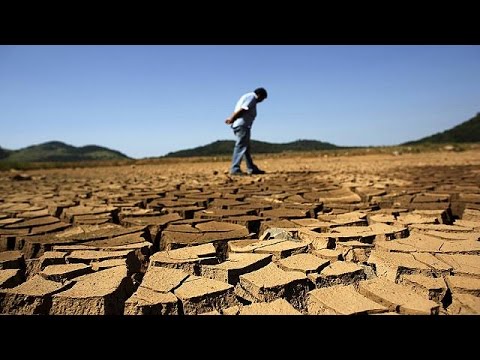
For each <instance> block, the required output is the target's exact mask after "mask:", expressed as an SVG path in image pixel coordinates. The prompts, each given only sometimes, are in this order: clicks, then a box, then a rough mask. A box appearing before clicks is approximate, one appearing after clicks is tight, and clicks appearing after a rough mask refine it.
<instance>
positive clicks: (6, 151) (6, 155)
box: [0, 147, 11, 160]
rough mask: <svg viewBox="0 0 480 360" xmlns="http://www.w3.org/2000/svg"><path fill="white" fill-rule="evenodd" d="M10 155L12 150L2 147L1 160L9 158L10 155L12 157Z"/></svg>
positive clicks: (0, 150)
mask: <svg viewBox="0 0 480 360" xmlns="http://www.w3.org/2000/svg"><path fill="white" fill-rule="evenodd" d="M10 153H11V151H10V150H7V149H3V148H2V147H0V160H2V159H4V158H6V157H8V155H10Z"/></svg>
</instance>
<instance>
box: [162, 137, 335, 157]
mask: <svg viewBox="0 0 480 360" xmlns="http://www.w3.org/2000/svg"><path fill="white" fill-rule="evenodd" d="M234 145H235V142H234V141H231V140H218V141H215V142H213V143H211V144H208V145H205V146H199V147H196V148H193V149H187V150H180V151H174V152H170V153H168V154H167V155H165V157H192V156H218V155H231V154H232V151H233V146H234ZM251 147H252V149H251V150H252V153H253V154H272V153H280V152H285V151H315V150H331V149H339V148H340V147H338V146H336V145H333V144H330V143H327V142H322V141H316V140H297V141H293V142H290V143H285V144H273V143H268V142H264V141H256V140H252V141H251Z"/></svg>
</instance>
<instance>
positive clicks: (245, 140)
mask: <svg viewBox="0 0 480 360" xmlns="http://www.w3.org/2000/svg"><path fill="white" fill-rule="evenodd" d="M266 98H267V91H266V90H265V89H264V88H261V87H260V88H257V89H255V91H253V92H249V93H246V94H245V95H242V97H240V99H239V100H238V101H237V104H236V105H235V111H234V112H233V114H232V116H230V117H229V118H228V119H227V120H225V123H226V124H228V125H231V127H232V129H233V133H234V134H235V136H236V137H237V141H236V142H235V147H234V148H233V156H232V165H231V167H230V175H245V173H244V172H243V171H242V170H241V169H240V163H241V162H242V158H243V157H244V156H245V163H246V164H247V174H249V175H252V174H265V171H263V170H260V169H259V168H258V167H257V166H256V165H255V164H254V163H253V159H252V156H251V154H250V130H251V128H252V124H253V120H255V117H256V116H257V104H258V103H260V102H262V101H263V100H265V99H266Z"/></svg>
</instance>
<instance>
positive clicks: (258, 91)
mask: <svg viewBox="0 0 480 360" xmlns="http://www.w3.org/2000/svg"><path fill="white" fill-rule="evenodd" d="M254 93H255V94H257V96H258V99H257V102H262V101H263V100H265V99H266V98H267V97H268V94H267V90H265V89H264V88H262V87H260V88H257V89H255V91H254Z"/></svg>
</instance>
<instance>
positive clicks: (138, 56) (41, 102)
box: [0, 45, 480, 158]
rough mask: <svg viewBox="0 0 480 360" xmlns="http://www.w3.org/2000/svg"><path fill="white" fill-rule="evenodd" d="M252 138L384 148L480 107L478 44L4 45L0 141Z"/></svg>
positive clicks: (133, 151)
mask: <svg viewBox="0 0 480 360" xmlns="http://www.w3.org/2000/svg"><path fill="white" fill-rule="evenodd" d="M257 87H264V88H266V89H267V91H268V98H267V99H266V100H265V101H263V102H262V103H260V104H258V106H257V118H256V119H255V122H254V124H253V127H252V139H254V140H260V141H267V142H271V143H285V142H291V141H295V140H299V139H309V140H319V141H325V142H329V143H332V144H335V145H340V146H385V145H397V144H400V143H403V142H406V141H411V140H417V139H419V138H422V137H425V136H429V135H432V134H434V133H437V132H440V131H444V130H447V129H450V128H452V127H454V126H456V125H458V124H460V123H462V122H464V121H466V120H468V119H470V118H472V117H473V116H475V115H476V114H477V113H478V112H480V46H478V45H465V46H464V45H414V46H407V45H368V46H367V45H341V46H340V45H338V46H336V45H251V46H249V45H145V46H143V45H142V46H141V45H118V46H117V45H115V46H113V45H92V46H87V45H22V46H13V45H1V46H0V147H3V148H6V149H11V150H17V149H20V148H22V147H26V146H30V145H34V144H40V143H43V142H47V141H53V140H55V141H62V142H65V143H67V144H70V145H74V146H84V145H91V144H94V145H100V146H105V147H108V148H111V149H114V150H118V151H121V152H123V153H124V154H126V155H128V156H130V157H133V158H145V157H156V156H162V155H166V154H167V153H169V152H172V151H177V150H183V149H190V148H194V147H197V146H203V145H207V144H209V143H211V142H214V141H216V140H234V135H233V132H232V130H231V128H230V127H229V126H228V125H226V124H225V119H226V118H227V117H229V116H230V115H231V114H232V112H233V110H234V106H235V103H236V102H237V100H238V99H239V98H240V96H241V95H243V94H244V93H247V92H250V91H253V90H254V89H255V88H257Z"/></svg>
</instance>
